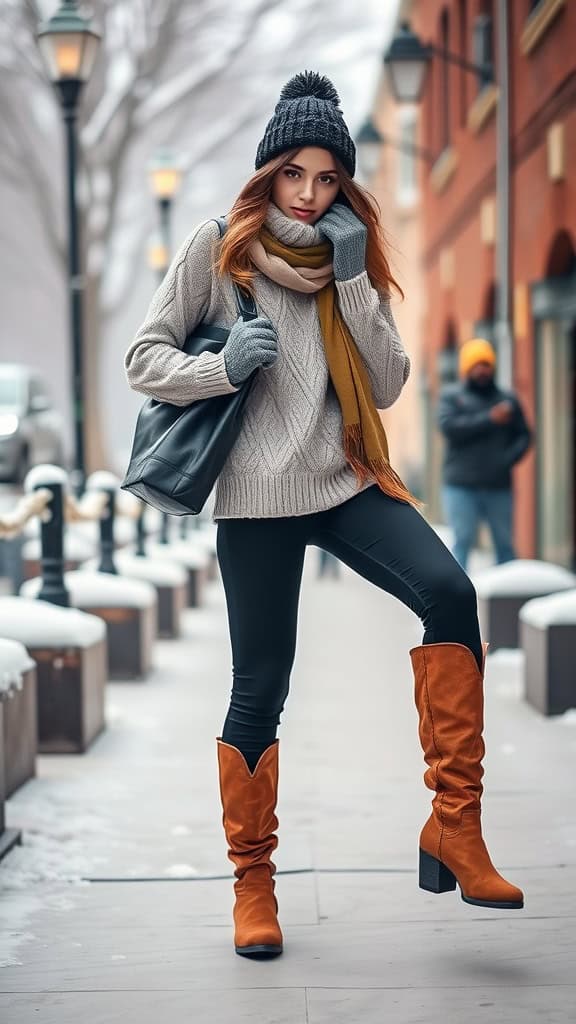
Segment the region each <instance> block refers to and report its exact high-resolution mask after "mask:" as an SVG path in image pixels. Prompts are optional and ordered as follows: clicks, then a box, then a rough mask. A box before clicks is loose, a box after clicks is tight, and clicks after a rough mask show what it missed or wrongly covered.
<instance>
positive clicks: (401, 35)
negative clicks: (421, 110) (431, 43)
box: [384, 22, 431, 103]
mask: <svg viewBox="0 0 576 1024" xmlns="http://www.w3.org/2000/svg"><path fill="white" fill-rule="evenodd" d="M430 59H431V52H430V49H429V47H426V46H423V45H422V43H421V42H420V39H419V38H418V36H417V35H416V34H415V33H414V32H412V29H411V28H410V26H409V24H408V23H407V22H403V23H402V25H401V26H400V29H399V31H398V32H397V34H396V35H395V36H394V38H393V40H392V42H391V44H390V46H389V48H388V50H387V52H386V54H385V55H384V66H385V68H386V70H387V72H388V79H389V82H390V86H391V89H392V92H393V94H394V96H395V97H396V99H397V100H398V101H399V102H400V103H418V102H419V100H420V99H421V96H422V90H423V88H424V79H425V77H426V71H427V69H428V64H429V63H430Z"/></svg>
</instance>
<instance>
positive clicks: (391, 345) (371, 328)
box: [336, 270, 410, 409]
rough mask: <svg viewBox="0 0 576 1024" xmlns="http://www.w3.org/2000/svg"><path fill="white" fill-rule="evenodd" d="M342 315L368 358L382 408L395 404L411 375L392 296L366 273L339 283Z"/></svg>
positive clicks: (376, 398) (360, 350) (374, 389)
mask: <svg viewBox="0 0 576 1024" xmlns="http://www.w3.org/2000/svg"><path fill="white" fill-rule="evenodd" d="M336 288H337V290H338V297H339V301H340V310H341V312H342V316H343V318H344V320H345V322H346V324H347V326H348V328H349V330H350V332H351V334H352V337H353V338H354V341H355V342H356V344H357V345H358V350H359V352H360V354H361V356H362V358H363V359H364V363H365V366H366V369H367V371H368V376H369V378H370V384H371V386H372V395H373V398H374V402H375V404H376V406H377V408H378V409H387V408H388V407H389V406H391V405H393V404H394V402H395V401H396V399H397V398H398V396H399V395H400V392H401V391H402V388H403V387H404V385H405V383H406V381H407V380H408V376H409V373H410V358H409V356H408V355H407V353H406V352H405V351H404V347H403V345H402V341H401V340H400V335H399V334H398V330H397V328H396V324H395V323H394V316H393V314H392V310H391V308H390V297H389V296H388V295H381V294H379V293H378V292H377V291H376V289H375V288H373V287H372V284H371V281H370V278H369V277H368V274H367V273H366V271H365V270H364V271H362V273H361V274H358V276H357V277H353V278H352V279H351V280H350V281H336Z"/></svg>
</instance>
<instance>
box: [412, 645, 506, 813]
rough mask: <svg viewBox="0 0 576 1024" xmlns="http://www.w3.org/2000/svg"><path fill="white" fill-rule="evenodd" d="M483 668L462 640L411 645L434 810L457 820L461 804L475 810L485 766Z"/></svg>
mask: <svg viewBox="0 0 576 1024" xmlns="http://www.w3.org/2000/svg"><path fill="white" fill-rule="evenodd" d="M487 648H488V645H487V644H485V645H484V647H483V653H484V657H483V666H482V667H483V671H482V672H480V670H479V669H478V664H477V662H476V658H475V657H474V654H473V653H472V651H471V650H470V649H469V648H468V647H465V646H464V645H463V644H451V643H445V644H424V645H422V646H421V647H415V648H413V649H412V650H411V651H410V657H411V659H412V665H413V669H414V684H415V685H414V696H415V701H416V707H417V709H418V716H419V735H420V742H421V744H422V749H423V751H424V759H425V761H426V764H427V765H428V768H427V770H426V772H425V774H424V781H425V783H426V785H427V786H428V788H429V789H432V790H434V791H435V793H436V796H435V798H434V801H433V805H434V808H435V810H436V811H437V812H438V813H441V815H442V820H443V821H444V822H445V824H446V825H450V826H452V827H454V826H457V824H458V822H459V820H460V816H461V813H462V812H463V811H465V810H479V808H480V798H481V796H482V777H483V774H484V769H483V767H482V759H483V757H484V741H483V738H482V732H483V728H484V691H483V673H484V667H485V664H486V651H487Z"/></svg>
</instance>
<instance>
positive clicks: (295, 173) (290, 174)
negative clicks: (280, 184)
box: [284, 170, 298, 178]
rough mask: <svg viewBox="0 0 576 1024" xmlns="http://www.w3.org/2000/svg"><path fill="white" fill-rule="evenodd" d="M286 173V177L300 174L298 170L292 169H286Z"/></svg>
mask: <svg viewBox="0 0 576 1024" xmlns="http://www.w3.org/2000/svg"><path fill="white" fill-rule="evenodd" d="M284 173H285V174H286V177H287V178H290V177H292V175H293V174H294V175H296V176H298V171H292V170H289V171H285V172H284Z"/></svg>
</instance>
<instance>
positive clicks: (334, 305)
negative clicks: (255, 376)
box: [250, 227, 420, 505]
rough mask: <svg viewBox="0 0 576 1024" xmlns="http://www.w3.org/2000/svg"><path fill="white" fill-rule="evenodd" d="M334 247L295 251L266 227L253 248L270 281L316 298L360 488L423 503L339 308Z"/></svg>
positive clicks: (348, 456) (350, 458) (347, 449)
mask: <svg viewBox="0 0 576 1024" xmlns="http://www.w3.org/2000/svg"><path fill="white" fill-rule="evenodd" d="M331 255H332V247H331V245H330V243H328V242H327V243H325V244H322V245H311V246H305V247H303V248H297V249H293V248H290V247H289V246H287V245H284V244H283V243H282V242H280V241H279V240H278V239H277V238H276V237H275V236H274V235H272V234H271V233H270V232H269V231H268V229H267V228H265V227H263V228H262V229H261V231H260V235H259V238H258V240H257V241H256V242H255V243H254V244H253V245H252V247H251V248H250V257H251V259H252V261H253V263H254V264H255V265H256V266H257V267H258V269H259V270H261V271H262V273H263V274H265V275H266V276H267V277H270V278H271V279H272V280H274V281H276V282H277V283H279V284H282V285H284V286H285V287H288V288H294V289H295V290H297V291H302V292H308V293H316V303H317V306H318V316H319V319H320V327H321V330H322V338H323V341H324V350H325V353H326V362H327V364H328V371H329V373H330V378H331V380H332V383H333V385H334V390H335V391H336V394H337V396H338V401H339V402H340V408H341V410H342V419H343V422H344V439H343V440H344V453H345V455H346V459H347V461H348V462H349V463H350V465H351V466H352V468H353V469H354V472H355V473H356V476H357V479H358V483H359V485H362V484H363V483H364V482H365V481H367V480H374V482H375V483H377V484H378V486H379V487H380V489H381V490H382V491H384V493H385V494H389V495H390V496H391V497H393V498H397V499H399V500H400V501H405V502H408V503H410V504H413V505H419V504H420V502H418V501H417V499H416V498H414V497H413V495H412V494H410V492H409V491H408V489H407V488H406V487H405V485H404V484H403V483H402V480H401V479H400V477H399V476H398V474H397V473H396V472H395V471H394V470H393V469H392V467H391V465H390V461H389V455H388V441H387V438H386V432H385V430H384V427H383V426H382V421H381V419H380V417H379V415H378V412H377V410H376V406H375V404H374V399H373V397H372V392H371V388H370V381H369V379H368V374H367V371H366V368H365V366H364V363H363V362H362V358H361V356H360V353H359V352H358V348H357V346H356V342H355V341H354V339H353V337H352V335H351V334H350V331H349V330H348V327H347V325H346V323H345V321H344V319H343V317H342V314H341V313H340V309H339V307H338V296H337V292H336V287H335V285H334V276H333V271H332V264H331V263H330V259H331Z"/></svg>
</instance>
